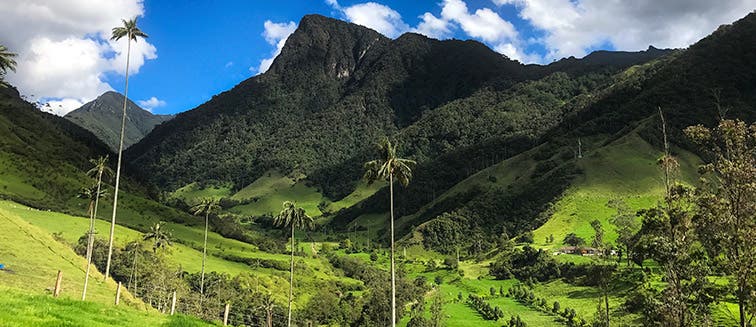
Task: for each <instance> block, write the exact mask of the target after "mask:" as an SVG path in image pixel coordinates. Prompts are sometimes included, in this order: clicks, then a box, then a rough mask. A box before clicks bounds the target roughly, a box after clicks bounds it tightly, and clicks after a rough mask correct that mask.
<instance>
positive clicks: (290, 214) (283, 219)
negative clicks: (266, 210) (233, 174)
mask: <svg viewBox="0 0 756 327" xmlns="http://www.w3.org/2000/svg"><path fill="white" fill-rule="evenodd" d="M273 223H274V224H275V225H276V226H279V227H282V228H285V227H290V228H291V271H290V272H289V324H288V326H289V327H291V303H292V301H293V296H294V229H295V228H296V229H311V228H312V227H313V223H314V222H313V220H312V217H310V216H308V215H307V213H306V212H305V211H304V209H302V208H298V207H297V206H296V205H295V204H294V202H290V201H286V202H284V203H283V210H281V213H279V214H278V216H276V218H275V219H274V220H273Z"/></svg>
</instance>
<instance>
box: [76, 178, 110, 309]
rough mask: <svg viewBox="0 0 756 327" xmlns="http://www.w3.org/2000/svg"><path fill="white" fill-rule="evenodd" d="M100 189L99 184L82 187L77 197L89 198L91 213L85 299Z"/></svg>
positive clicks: (89, 210)
mask: <svg viewBox="0 0 756 327" xmlns="http://www.w3.org/2000/svg"><path fill="white" fill-rule="evenodd" d="M103 193H104V192H102V191H101V190H100V187H99V186H97V185H94V186H91V187H85V188H83V189H81V191H80V192H79V194H77V197H78V198H80V199H87V200H89V205H88V209H87V213H89V230H88V231H87V253H86V257H87V271H86V274H85V275H84V288H83V290H82V292H81V300H82V301H84V300H86V299H87V285H89V271H90V268H91V267H92V248H93V246H94V219H95V212H96V210H97V207H96V203H97V201H99V199H100V198H101V197H103V196H104V194H103Z"/></svg>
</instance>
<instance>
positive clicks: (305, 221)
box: [273, 201, 314, 229]
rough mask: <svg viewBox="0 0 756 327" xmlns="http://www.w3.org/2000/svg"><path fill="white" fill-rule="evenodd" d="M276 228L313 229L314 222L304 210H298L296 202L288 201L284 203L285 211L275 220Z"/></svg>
mask: <svg viewBox="0 0 756 327" xmlns="http://www.w3.org/2000/svg"><path fill="white" fill-rule="evenodd" d="M273 223H274V224H275V225H276V226H280V227H293V228H295V229H309V228H312V226H313V224H314V221H313V219H312V217H310V216H308V215H307V213H306V212H305V211H304V209H302V208H298V207H297V206H296V205H295V204H294V202H291V201H286V202H284V203H283V210H281V213H279V214H278V216H276V218H275V219H274V220H273Z"/></svg>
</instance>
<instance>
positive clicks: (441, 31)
mask: <svg viewBox="0 0 756 327" xmlns="http://www.w3.org/2000/svg"><path fill="white" fill-rule="evenodd" d="M412 31H413V32H415V33H419V34H423V35H425V36H428V37H432V38H434V39H444V38H447V37H449V35H451V24H450V23H449V22H448V21H446V20H444V19H442V18H438V17H436V16H434V15H433V14H431V13H429V12H426V13H425V14H423V15H421V16H420V23H419V24H417V27H415V28H414V29H412Z"/></svg>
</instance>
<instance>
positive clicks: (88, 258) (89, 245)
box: [81, 200, 94, 301]
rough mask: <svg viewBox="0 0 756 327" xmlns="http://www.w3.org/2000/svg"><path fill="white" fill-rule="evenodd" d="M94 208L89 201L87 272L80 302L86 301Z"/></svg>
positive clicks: (90, 262)
mask: <svg viewBox="0 0 756 327" xmlns="http://www.w3.org/2000/svg"><path fill="white" fill-rule="evenodd" d="M93 219H94V208H92V200H89V232H88V233H87V272H86V274H85V275H84V289H83V290H82V291H81V300H82V301H84V300H86V299H87V285H89V268H90V267H91V266H92V237H93V235H92V229H93V228H94V220H93Z"/></svg>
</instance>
